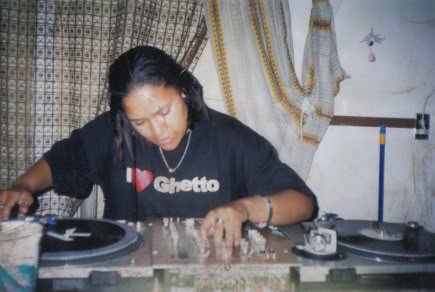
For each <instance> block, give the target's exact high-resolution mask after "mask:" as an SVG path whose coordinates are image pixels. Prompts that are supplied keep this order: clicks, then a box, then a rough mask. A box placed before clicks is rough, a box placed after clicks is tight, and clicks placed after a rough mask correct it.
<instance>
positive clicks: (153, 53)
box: [108, 46, 208, 165]
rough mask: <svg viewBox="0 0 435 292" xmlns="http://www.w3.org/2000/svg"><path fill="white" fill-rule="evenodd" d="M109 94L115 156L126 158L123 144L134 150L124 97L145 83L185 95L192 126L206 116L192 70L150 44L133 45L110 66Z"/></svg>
mask: <svg viewBox="0 0 435 292" xmlns="http://www.w3.org/2000/svg"><path fill="white" fill-rule="evenodd" d="M108 77H109V95H110V102H109V105H110V113H111V122H112V128H113V130H114V134H115V153H116V156H115V159H116V161H117V163H118V165H122V163H123V161H124V153H123V151H122V145H123V143H125V145H126V146H127V149H128V151H129V152H130V154H131V155H132V156H133V153H132V143H133V142H132V136H134V133H135V130H134V129H133V127H132V126H131V124H130V122H129V121H128V120H127V118H126V117H125V114H124V109H123V107H122V100H123V99H124V97H125V96H127V95H128V94H129V93H130V92H131V91H133V90H134V89H136V88H138V87H141V86H144V85H158V86H164V87H168V88H174V89H175V90H177V91H178V92H180V94H183V95H185V98H184V102H185V103H186V105H187V108H188V124H189V128H191V129H193V128H194V127H195V125H196V124H197V123H198V122H199V121H200V120H201V119H204V118H205V119H207V118H208V115H207V107H206V105H205V102H204V96H203V90H202V85H201V84H200V83H199V81H198V80H197V79H196V77H195V76H193V74H192V73H191V72H189V71H188V70H187V69H186V68H183V67H182V66H181V65H180V64H178V63H177V61H176V60H175V59H174V58H172V57H171V56H170V55H168V54H166V53H165V52H164V51H162V50H160V49H158V48H155V47H151V46H138V47H134V48H132V49H130V50H128V51H126V52H125V53H123V54H121V55H120V56H119V57H118V58H117V59H116V60H115V61H114V62H113V64H112V65H111V66H110V69H109V76H108Z"/></svg>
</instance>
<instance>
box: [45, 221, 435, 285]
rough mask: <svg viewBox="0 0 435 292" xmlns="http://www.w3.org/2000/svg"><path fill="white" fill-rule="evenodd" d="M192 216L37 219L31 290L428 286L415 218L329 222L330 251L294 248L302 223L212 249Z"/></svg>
mask: <svg viewBox="0 0 435 292" xmlns="http://www.w3.org/2000/svg"><path fill="white" fill-rule="evenodd" d="M199 224H200V220H198V219H180V218H163V219H150V220H147V221H145V222H137V223H135V224H133V223H129V224H128V223H120V222H114V221H109V220H86V219H57V220H55V222H53V223H52V224H46V225H45V227H46V232H45V235H44V237H43V238H42V241H41V248H42V252H41V256H40V266H39V275H38V278H39V281H38V290H41V291H68V290H70V291H71V290H83V291H95V290H98V291H121V290H122V291H125V290H137V291H167V290H170V289H180V291H253V290H261V291H295V290H310V289H312V290H318V289H320V288H321V289H326V288H327V287H330V288H331V289H333V288H340V289H346V290H353V289H355V290H359V291H360V290H361V289H373V288H385V287H387V288H409V289H432V288H435V234H432V233H430V232H427V231H425V230H424V229H423V228H421V227H419V229H413V230H412V233H410V232H409V227H408V226H407V225H406V224H396V223H383V224H377V223H375V222H371V221H363V220H340V221H337V222H334V223H333V224H329V225H328V228H329V229H332V230H334V231H335V232H336V233H337V242H336V243H337V244H336V245H337V251H336V252H335V253H333V254H332V256H331V254H329V255H328V256H322V255H319V254H311V253H308V252H305V250H302V252H301V246H303V243H304V241H305V243H306V242H307V236H309V234H308V233H307V231H306V230H305V229H304V228H301V227H303V226H302V225H300V224H295V225H289V226H285V227H280V228H279V229H278V228H272V229H271V228H265V229H257V228H256V227H255V226H251V225H246V226H245V228H244V233H243V234H244V236H243V237H244V239H243V240H242V242H241V244H240V247H238V248H234V249H233V250H231V251H230V250H228V249H226V248H222V250H220V251H219V252H218V253H216V250H215V249H214V248H213V246H212V247H211V248H207V247H205V246H204V245H203V243H202V242H201V241H200V240H199V235H198V226H199ZM318 235H319V234H317V233H316V234H315V235H314V237H316V236H318ZM323 235H325V234H320V237H317V238H316V239H315V240H312V241H311V242H315V244H313V248H314V249H318V250H320V249H319V248H321V247H319V246H321V244H325V242H322V241H321V240H324V239H325V238H326V241H328V240H329V239H328V236H329V234H326V236H323ZM322 236H323V239H322V238H321V237H322ZM314 237H313V238H314ZM326 244H328V243H327V242H326ZM296 247H299V248H296ZM307 250H308V249H307Z"/></svg>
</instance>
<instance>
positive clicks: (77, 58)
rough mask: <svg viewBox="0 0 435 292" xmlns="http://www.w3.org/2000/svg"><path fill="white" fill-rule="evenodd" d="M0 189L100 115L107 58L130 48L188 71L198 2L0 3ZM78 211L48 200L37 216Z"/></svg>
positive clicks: (198, 38) (200, 38)
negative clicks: (157, 52)
mask: <svg viewBox="0 0 435 292" xmlns="http://www.w3.org/2000/svg"><path fill="white" fill-rule="evenodd" d="M0 1H1V2H0V10H1V26H0V33H1V38H0V39H1V43H0V99H1V107H0V126H1V127H0V188H1V189H4V188H6V187H7V186H8V185H9V184H10V183H11V182H12V181H13V180H14V179H15V178H16V177H17V176H18V175H20V174H21V173H23V172H24V171H25V169H27V168H28V167H29V166H30V165H31V164H33V162H34V161H36V160H37V159H38V158H39V157H41V156H42V154H43V153H44V152H45V151H46V150H48V149H49V148H50V146H51V145H52V144H53V143H54V142H55V141H57V140H59V139H62V138H64V137H67V136H68V135H69V133H70V132H71V131H72V130H73V129H75V128H77V127H80V126H82V125H84V124H85V123H86V122H88V121H89V120H91V119H92V118H93V117H95V115H97V114H98V113H101V112H102V111H104V110H106V108H107V105H108V103H107V100H106V96H107V91H106V90H107V89H106V77H107V70H108V67H109V66H110V64H111V63H112V61H113V60H114V58H116V57H117V56H118V55H119V54H120V53H122V52H124V51H126V50H127V49H128V48H130V47H133V46H137V45H153V46H156V47H159V48H162V49H164V50H165V51H166V52H167V53H169V54H171V55H172V56H174V57H175V58H176V59H177V60H178V61H179V62H180V63H181V64H183V65H184V66H185V67H189V68H190V69H193V68H194V67H195V65H196V62H197V60H198V58H199V56H200V55H201V52H202V50H203V48H204V45H205V43H206V32H207V29H206V24H205V19H204V16H203V3H202V1H201V0H176V1H170V0H163V1H160V0H138V1H128V0H81V1H80V0H68V1H67V0H65V1H61V0H44V1H41V0H39V1H38V0H29V1H27V0H21V1H19V0H0ZM78 203H80V202H75V201H72V200H69V199H67V198H64V197H58V196H56V195H55V194H53V193H48V194H46V195H44V196H43V197H42V198H41V199H40V204H41V210H44V211H45V212H46V213H51V214H57V215H60V216H63V215H65V216H70V215H72V214H71V212H73V211H71V210H75V208H76V207H77V205H78Z"/></svg>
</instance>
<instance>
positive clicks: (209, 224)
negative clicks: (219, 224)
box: [199, 212, 215, 243]
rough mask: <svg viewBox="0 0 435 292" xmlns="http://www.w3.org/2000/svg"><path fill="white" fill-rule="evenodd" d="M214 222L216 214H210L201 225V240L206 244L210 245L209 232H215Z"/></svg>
mask: <svg viewBox="0 0 435 292" xmlns="http://www.w3.org/2000/svg"><path fill="white" fill-rule="evenodd" d="M214 222H215V215H214V213H211V212H209V213H208V214H207V215H206V216H205V218H204V220H203V221H202V223H201V226H200V227H199V231H200V236H201V240H202V241H203V242H204V243H208V236H209V232H210V231H214V230H213V226H214Z"/></svg>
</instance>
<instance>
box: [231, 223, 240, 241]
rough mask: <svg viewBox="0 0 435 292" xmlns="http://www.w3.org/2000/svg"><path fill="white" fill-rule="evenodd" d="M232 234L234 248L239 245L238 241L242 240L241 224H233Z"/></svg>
mask: <svg viewBox="0 0 435 292" xmlns="http://www.w3.org/2000/svg"><path fill="white" fill-rule="evenodd" d="M233 232H234V246H235V247H238V246H239V245H240V240H241V239H242V224H237V223H235V225H234V231H233Z"/></svg>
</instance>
